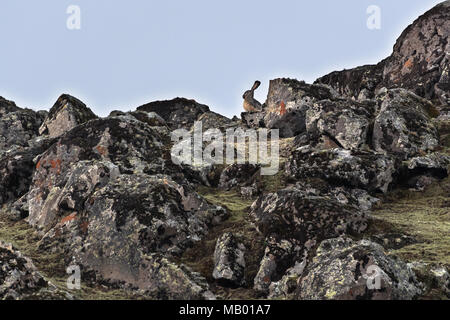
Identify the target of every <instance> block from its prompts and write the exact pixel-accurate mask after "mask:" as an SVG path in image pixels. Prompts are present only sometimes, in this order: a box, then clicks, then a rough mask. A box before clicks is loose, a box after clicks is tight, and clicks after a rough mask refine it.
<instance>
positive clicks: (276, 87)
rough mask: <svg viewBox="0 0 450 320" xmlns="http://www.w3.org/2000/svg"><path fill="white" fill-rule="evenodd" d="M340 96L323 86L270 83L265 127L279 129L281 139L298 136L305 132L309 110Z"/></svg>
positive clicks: (288, 80)
mask: <svg viewBox="0 0 450 320" xmlns="http://www.w3.org/2000/svg"><path fill="white" fill-rule="evenodd" d="M335 97H337V94H336V93H335V92H334V91H333V90H332V89H331V88H330V87H326V86H323V85H310V84H307V83H305V82H303V81H297V80H293V79H284V78H283V79H275V80H271V81H270V85H269V93H268V95H267V101H266V108H265V109H264V113H265V116H264V124H265V127H267V128H269V129H279V130H280V132H279V135H280V137H282V138H288V137H293V136H296V135H298V134H300V133H302V132H304V131H305V130H306V122H305V117H306V111H307V110H308V108H309V107H310V105H311V104H312V103H313V102H314V101H318V100H324V99H332V98H335Z"/></svg>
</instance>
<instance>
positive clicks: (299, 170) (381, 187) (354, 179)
mask: <svg viewBox="0 0 450 320" xmlns="http://www.w3.org/2000/svg"><path fill="white" fill-rule="evenodd" d="M395 172H396V162H395V160H393V159H391V158H390V157H389V156H385V155H383V154H378V153H374V152H370V151H358V150H355V151H351V150H345V149H340V148H335V149H329V150H319V151H314V150H311V149H310V148H308V147H302V148H300V149H298V150H297V151H295V152H294V153H293V155H292V158H291V159H290V161H289V162H288V163H287V164H286V173H287V175H288V176H290V177H293V178H295V179H303V180H305V179H311V178H320V179H323V180H325V181H327V182H328V183H330V184H331V185H333V186H345V187H350V188H360V189H364V190H367V191H369V192H384V193H385V192H386V191H387V190H388V188H389V186H390V184H391V183H392V182H393V174H394V173H395Z"/></svg>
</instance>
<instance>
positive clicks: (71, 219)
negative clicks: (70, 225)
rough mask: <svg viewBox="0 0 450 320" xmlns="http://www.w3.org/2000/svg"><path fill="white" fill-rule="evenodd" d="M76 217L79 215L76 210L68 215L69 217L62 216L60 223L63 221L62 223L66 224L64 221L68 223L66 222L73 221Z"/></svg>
mask: <svg viewBox="0 0 450 320" xmlns="http://www.w3.org/2000/svg"><path fill="white" fill-rule="evenodd" d="M76 217H77V213H76V212H74V213H72V214H70V215H68V216H67V217H64V218H62V219H61V222H60V223H61V224H64V223H66V222H70V221H73V220H75V219H76Z"/></svg>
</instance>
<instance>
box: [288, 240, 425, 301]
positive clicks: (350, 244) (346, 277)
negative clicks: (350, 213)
mask: <svg viewBox="0 0 450 320" xmlns="http://www.w3.org/2000/svg"><path fill="white" fill-rule="evenodd" d="M421 292H422V291H421V289H420V283H419V282H418V281H417V279H416V277H415V275H414V272H413V271H412V270H411V268H410V267H408V266H407V264H406V263H404V262H403V261H401V260H399V259H398V258H395V257H391V256H387V255H386V254H385V253H384V249H383V247H382V246H380V245H378V244H376V243H373V242H370V241H367V240H361V241H359V242H355V241H353V240H351V239H349V238H347V237H339V238H335V239H328V240H325V241H323V242H322V243H321V244H320V246H319V248H318V249H317V252H316V255H315V257H314V258H313V259H312V261H311V262H310V263H309V264H308V266H307V267H306V269H305V271H304V273H303V276H302V278H301V280H300V281H299V284H298V288H297V291H296V298H298V299H302V300H311V299H312V300H323V299H326V300H361V299H365V300H380V299H381V300H411V299H414V298H417V297H418V296H419V295H420V294H421Z"/></svg>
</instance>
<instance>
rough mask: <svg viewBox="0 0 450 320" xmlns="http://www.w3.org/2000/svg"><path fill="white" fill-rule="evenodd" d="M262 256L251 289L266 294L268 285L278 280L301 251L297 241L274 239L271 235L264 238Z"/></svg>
mask: <svg viewBox="0 0 450 320" xmlns="http://www.w3.org/2000/svg"><path fill="white" fill-rule="evenodd" d="M266 242H267V245H266V248H265V251H264V256H263V258H262V259H261V262H260V264H259V269H258V273H257V274H256V276H255V279H254V280H253V289H254V290H256V291H258V292H260V293H263V294H266V295H267V294H268V293H269V288H270V285H271V284H272V283H273V282H276V281H280V280H281V278H282V277H283V275H284V274H285V273H286V270H287V269H289V268H290V267H291V266H292V265H293V264H294V263H295V261H296V258H298V257H299V256H300V251H303V248H301V247H300V246H299V245H298V241H295V240H291V241H288V240H285V239H282V240H280V241H277V240H275V238H273V237H268V238H266Z"/></svg>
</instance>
